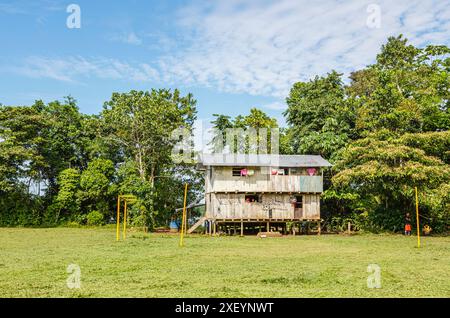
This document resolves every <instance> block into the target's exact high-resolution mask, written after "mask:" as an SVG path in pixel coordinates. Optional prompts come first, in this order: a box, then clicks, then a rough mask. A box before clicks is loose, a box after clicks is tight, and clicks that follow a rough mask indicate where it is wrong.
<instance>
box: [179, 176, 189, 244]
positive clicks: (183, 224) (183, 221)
mask: <svg viewBox="0 0 450 318" xmlns="http://www.w3.org/2000/svg"><path fill="white" fill-rule="evenodd" d="M187 187H188V185H187V183H186V184H185V186H184V203H183V216H182V218H181V231H180V247H181V246H183V236H184V227H185V226H186V225H185V223H186V199H187Z"/></svg>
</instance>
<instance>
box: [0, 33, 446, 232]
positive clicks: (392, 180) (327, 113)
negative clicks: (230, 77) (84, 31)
mask: <svg viewBox="0 0 450 318" xmlns="http://www.w3.org/2000/svg"><path fill="white" fill-rule="evenodd" d="M286 103H287V106H288V107H287V109H286V111H285V112H284V116H285V118H286V122H287V127H286V128H280V153H285V154H320V155H322V156H323V157H325V158H326V159H328V160H329V161H330V162H332V163H333V165H334V166H333V167H332V168H331V169H329V170H328V171H326V173H325V180H324V182H325V188H326V191H325V193H324V195H323V202H322V217H324V218H325V219H326V221H327V222H328V224H331V225H336V226H339V224H341V225H342V224H344V223H346V222H347V221H348V220H351V221H352V223H353V224H355V225H356V227H357V228H360V229H364V230H370V231H386V230H389V231H400V230H401V229H402V227H403V221H404V215H405V213H407V212H409V213H414V196H415V193H414V187H417V188H418V190H419V200H420V208H421V215H422V218H423V220H422V222H424V223H422V224H428V225H430V226H431V227H432V228H433V231H434V232H444V231H447V230H448V227H449V224H450V167H449V161H450V132H449V128H450V113H449V106H450V48H448V47H446V46H440V45H429V46H427V47H425V48H417V47H415V46H413V45H411V44H409V43H408V41H407V40H406V39H405V38H403V36H401V35H400V36H398V37H391V38H389V39H388V41H387V43H386V44H385V45H383V46H382V47H381V51H380V53H379V54H378V55H377V56H376V60H375V63H374V64H372V65H368V66H367V67H365V68H364V69H361V70H356V71H354V72H353V73H351V74H350V77H349V79H348V80H346V79H343V78H342V74H339V73H338V72H336V71H331V70H330V72H329V73H328V74H326V75H324V76H316V77H314V78H313V79H311V80H309V81H306V82H298V83H295V84H294V85H293V87H292V89H291V91H290V93H289V96H288V97H287V98H286ZM195 119H196V101H195V99H194V98H193V96H192V95H191V94H187V95H186V96H181V95H180V92H179V91H178V90H174V91H171V90H167V89H159V90H155V89H153V90H151V91H147V92H142V91H131V92H128V93H113V94H112V96H111V99H110V100H109V101H107V102H106V103H105V104H104V108H103V111H102V112H101V113H100V114H98V115H84V114H81V113H80V112H79V110H78V107H77V104H76V101H75V99H73V98H72V97H67V98H66V100H65V101H64V102H59V101H54V102H50V103H48V104H44V103H43V102H42V101H36V102H35V103H34V104H33V105H31V106H1V105H0V141H1V142H0V225H7V226H15V225H25V226H48V225H56V224H61V223H65V222H75V223H78V224H92V225H95V224H103V223H107V222H110V221H112V220H113V218H114V212H113V211H114V210H115V205H116V198H117V195H118V194H124V193H126V194H134V195H135V196H136V197H137V198H138V200H137V202H136V203H135V204H133V206H132V207H131V211H130V221H131V222H132V223H133V224H135V225H139V226H143V225H145V226H149V227H152V226H159V225H165V224H167V223H168V222H169V220H170V219H171V218H173V217H174V216H175V215H174V211H175V209H176V208H178V207H180V206H181V205H182V197H183V195H182V194H183V183H184V182H189V184H190V185H191V187H190V191H189V199H188V201H189V202H193V201H195V200H197V199H198V198H200V197H201V192H202V190H203V181H202V179H201V178H202V177H201V175H200V174H199V173H198V172H196V171H195V169H194V167H193V166H192V164H187V163H183V164H175V163H174V162H173V161H172V158H171V151H172V149H173V147H174V144H175V142H176V140H173V138H171V132H172V131H173V130H174V129H177V128H182V129H187V130H188V131H189V132H191V133H192V129H193V123H194V120H195ZM212 124H213V125H214V127H215V128H216V134H215V136H214V137H213V139H212V141H211V145H212V146H213V147H214V148H216V149H220V148H221V147H222V146H223V144H221V142H223V141H224V137H225V132H226V130H227V129H228V128H240V129H242V131H246V130H249V129H252V128H277V127H279V125H278V123H277V121H276V120H275V119H274V118H271V117H270V116H268V115H267V114H265V113H264V112H263V111H261V110H259V109H257V108H253V109H251V110H250V113H249V114H248V115H239V116H237V117H235V118H233V119H232V118H230V117H229V116H227V115H220V114H215V120H214V121H213V122H212ZM269 139H270V138H269ZM244 146H245V148H246V149H247V150H249V149H251V146H252V145H250V144H249V142H248V139H247V142H246V144H245V145H244Z"/></svg>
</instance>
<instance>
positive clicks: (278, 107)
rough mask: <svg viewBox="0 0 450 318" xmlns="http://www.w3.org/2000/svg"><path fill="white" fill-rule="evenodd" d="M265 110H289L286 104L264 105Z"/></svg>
mask: <svg viewBox="0 0 450 318" xmlns="http://www.w3.org/2000/svg"><path fill="white" fill-rule="evenodd" d="M262 107H263V108H267V109H272V110H285V109H287V105H286V103H283V102H273V103H269V104H265V105H262Z"/></svg>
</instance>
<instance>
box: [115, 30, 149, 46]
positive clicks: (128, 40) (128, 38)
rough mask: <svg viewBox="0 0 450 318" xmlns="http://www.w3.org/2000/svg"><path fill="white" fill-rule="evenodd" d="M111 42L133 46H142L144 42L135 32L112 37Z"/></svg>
mask: <svg viewBox="0 0 450 318" xmlns="http://www.w3.org/2000/svg"><path fill="white" fill-rule="evenodd" d="M111 40H113V41H118V42H122V43H125V44H132V45H141V44H142V40H141V39H140V38H139V37H138V36H137V35H136V33H134V32H129V33H121V34H116V35H114V36H112V37H111Z"/></svg>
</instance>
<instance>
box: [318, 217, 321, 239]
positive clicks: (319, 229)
mask: <svg viewBox="0 0 450 318" xmlns="http://www.w3.org/2000/svg"><path fill="white" fill-rule="evenodd" d="M317 226H318V228H317V235H319V236H320V231H321V228H320V220H319V221H317Z"/></svg>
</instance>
